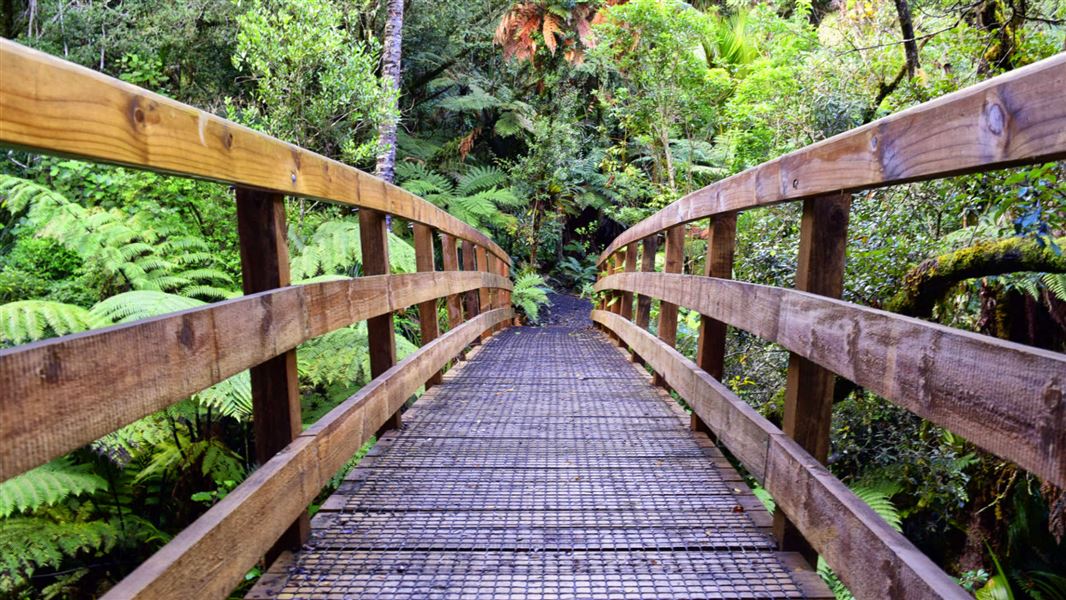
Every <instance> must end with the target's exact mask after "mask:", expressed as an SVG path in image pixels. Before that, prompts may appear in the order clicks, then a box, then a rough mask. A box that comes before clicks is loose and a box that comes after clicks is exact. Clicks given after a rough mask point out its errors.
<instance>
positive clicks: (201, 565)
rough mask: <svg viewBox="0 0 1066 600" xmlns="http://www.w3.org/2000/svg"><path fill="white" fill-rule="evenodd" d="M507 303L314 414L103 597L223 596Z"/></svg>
mask: <svg viewBox="0 0 1066 600" xmlns="http://www.w3.org/2000/svg"><path fill="white" fill-rule="evenodd" d="M512 316H513V313H512V311H511V309H510V308H498V309H496V310H492V311H488V312H484V313H482V314H480V315H478V316H477V317H474V318H473V319H471V320H469V321H467V322H466V323H464V324H462V325H460V326H459V327H457V328H455V329H453V330H451V331H449V332H448V333H446V334H444V335H443V336H441V337H439V338H437V339H435V340H433V341H432V342H430V343H428V344H426V345H425V346H423V347H422V348H420V349H419V350H418V351H417V352H415V353H413V354H411V355H409V356H408V357H407V358H405V359H404V360H402V361H400V362H399V363H397V364H396V365H394V366H393V367H392V368H390V369H389V370H387V371H385V372H384V373H382V374H381V376H379V377H377V378H375V379H374V380H373V381H372V382H370V383H369V384H368V385H366V386H365V387H363V389H361V390H359V393H357V394H355V395H354V396H352V397H351V398H349V399H347V400H345V401H344V403H342V404H341V405H340V406H338V407H336V408H334V409H333V410H332V411H330V412H329V413H328V414H326V415H325V416H324V417H322V418H321V419H319V421H318V422H317V423H315V425H314V426H312V427H310V428H309V429H307V430H306V431H304V432H303V434H302V435H301V436H300V437H298V438H297V439H296V440H295V441H293V442H292V443H291V444H289V445H288V446H287V447H286V448H285V449H284V450H282V451H281V452H280V453H278V454H277V455H275V456H274V458H272V459H271V460H270V461H269V462H267V463H266V464H265V465H263V466H262V467H260V468H259V469H257V470H256V471H255V472H254V473H252V474H251V476H249V477H248V479H247V480H245V481H244V483H242V484H241V485H239V486H237V489H235V490H233V491H232V492H230V493H229V494H228V495H227V496H226V497H225V498H224V499H222V500H221V501H220V502H219V503H218V504H216V505H215V506H213V507H211V509H210V510H208V511H207V512H206V513H204V515H203V516H201V517H200V518H199V519H197V520H196V521H195V522H194V523H193V524H192V525H190V526H189V527H187V528H185V530H183V531H182V532H181V533H179V534H178V535H177V536H175V537H174V539H173V540H172V541H171V542H170V543H169V544H167V545H166V546H164V547H163V548H162V549H161V550H159V551H158V552H156V553H155V554H154V555H152V557H151V558H149V559H148V560H147V561H145V562H144V563H143V564H142V565H141V566H140V567H138V568H137V570H136V571H134V572H133V573H131V574H130V575H129V576H128V577H126V578H125V579H123V580H122V581H121V582H119V584H118V585H116V586H115V587H114V588H112V589H111V590H110V591H109V592H108V593H107V595H106V596H104V597H105V598H110V599H113V600H118V599H122V600H130V599H133V598H152V599H160V600H164V599H168V598H173V599H185V598H226V597H227V596H228V595H229V594H230V593H231V592H232V591H233V588H235V587H236V586H237V585H238V584H240V582H241V581H243V580H244V576H245V574H246V573H247V572H248V570H249V569H251V568H252V567H254V566H255V564H256V563H257V562H258V561H259V559H260V558H261V557H262V555H263V553H264V552H265V551H266V550H267V548H269V547H270V546H271V544H273V543H274V540H276V539H277V538H278V536H280V535H281V534H282V532H284V531H285V529H286V528H287V527H288V526H289V523H291V522H292V521H293V519H295V518H296V517H297V516H299V515H300V514H301V513H302V512H303V511H305V510H307V506H308V505H309V504H310V503H311V502H312V501H313V500H314V499H315V496H317V495H318V493H319V490H321V489H322V487H323V486H324V485H325V484H326V483H327V482H328V481H329V479H330V478H331V477H333V476H334V475H335V474H336V473H337V471H338V470H339V469H340V468H341V467H343V466H344V464H345V463H346V462H347V461H348V460H349V459H351V457H352V456H353V455H354V454H355V452H356V451H357V450H359V448H360V447H361V446H362V445H363V444H364V443H365V442H366V441H367V440H368V439H370V437H371V436H373V435H374V432H375V431H377V429H378V428H379V427H381V425H382V424H383V423H385V421H386V420H387V419H388V418H389V417H390V416H391V415H393V414H394V413H395V412H396V411H397V410H399V409H400V407H401V406H402V405H403V403H404V402H406V401H407V399H408V398H410V397H411V395H412V394H414V393H415V391H417V390H418V388H419V387H420V386H421V385H422V384H423V382H425V381H426V380H427V379H429V378H430V377H431V376H432V375H433V374H434V373H435V372H437V371H439V370H440V369H441V368H442V367H443V366H444V364H445V363H446V362H448V361H449V360H451V359H452V358H453V357H455V355H456V354H458V353H459V351H460V350H461V349H462V348H464V347H466V346H467V345H468V344H470V343H471V342H472V341H474V340H475V339H476V338H478V337H479V336H480V335H481V334H482V333H483V332H484V331H487V330H489V329H490V328H492V327H493V326H495V325H496V324H497V323H500V322H503V321H506V320H508V319H510V318H512Z"/></svg>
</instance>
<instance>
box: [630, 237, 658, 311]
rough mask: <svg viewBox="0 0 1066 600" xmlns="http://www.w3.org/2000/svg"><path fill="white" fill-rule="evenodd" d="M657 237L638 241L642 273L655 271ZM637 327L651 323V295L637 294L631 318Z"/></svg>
mask: <svg viewBox="0 0 1066 600" xmlns="http://www.w3.org/2000/svg"><path fill="white" fill-rule="evenodd" d="M658 246H659V238H658V237H657V236H654V235H653V236H650V237H647V238H644V241H642V242H641V243H640V270H641V272H643V273H653V272H655V253H656V252H657V251H658ZM633 322H634V323H636V324H637V327H640V328H642V329H647V328H648V326H649V325H650V324H651V297H650V296H645V295H642V294H638V295H637V314H636V316H635V317H634V318H633Z"/></svg>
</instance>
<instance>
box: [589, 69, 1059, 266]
mask: <svg viewBox="0 0 1066 600" xmlns="http://www.w3.org/2000/svg"><path fill="white" fill-rule="evenodd" d="M1064 89H1066V53H1063V54H1058V55H1056V56H1053V57H1051V58H1047V59H1045V60H1042V61H1040V62H1037V63H1035V64H1032V65H1029V66H1027V67H1023V68H1021V69H1017V70H1015V71H1011V72H1010V73H1006V74H1004V75H1000V76H999V77H995V78H993V79H990V80H988V81H986V82H983V83H980V84H978V85H975V86H972V87H969V88H966V89H964V90H960V91H958V92H955V93H953V94H948V95H946V96H943V97H942V98H938V99H936V100H933V101H930V102H926V103H924V104H920V105H918V106H915V107H913V108H911V109H908V110H904V111H902V112H899V113H897V114H894V115H890V116H888V117H885V118H883V119H879V120H877V121H874V122H873V123H870V124H869V125H865V126H863V127H859V128H857V129H852V130H850V131H847V132H845V133H842V134H840V135H837V136H834V137H832V138H829V139H827V140H825V141H822V142H819V143H817V144H813V145H810V146H807V147H805V148H802V149H800V150H797V151H795V152H792V153H790V154H786V155H784V156H782V157H780V158H777V159H775V160H771V161H768V162H765V163H763V164H761V165H759V166H757V167H753V168H751V169H748V170H747V171H744V172H743V173H739V174H737V175H734V176H732V177H729V178H727V179H723V180H722V181H719V182H717V183H713V184H711V185H709V186H707V187H705V188H702V189H700V190H697V191H695V192H692V193H691V194H689V195H687V196H685V197H684V198H681V199H680V200H678V201H676V202H674V203H673V204H671V205H669V206H667V207H666V208H664V209H662V210H661V211H659V212H657V213H655V214H654V215H652V216H650V217H648V218H647V219H644V220H643V221H641V222H640V223H637V224H636V225H634V226H633V227H631V228H629V229H627V230H626V231H625V232H623V233H622V234H621V235H619V236H618V237H617V238H615V240H614V241H613V242H611V244H610V245H609V246H608V247H607V249H606V250H604V251H603V253H602V254H600V257H599V261H598V262H599V263H600V264H603V263H604V262H605V261H606V260H607V258H608V257H610V256H611V255H612V254H614V253H615V252H618V251H619V250H621V249H622V248H623V247H625V246H626V245H628V244H631V243H633V242H638V241H640V240H642V239H644V238H646V237H648V236H650V235H654V234H656V233H658V232H660V231H663V230H665V229H669V228H670V227H674V226H675V225H680V224H683V223H688V222H691V221H695V220H697V219H702V218H706V217H710V216H713V215H716V214H719V213H724V212H730V211H735V210H738V209H746V208H753V207H756V206H765V205H769V204H775V203H778V202H784V201H786V200H800V199H804V198H812V197H815V196H819V195H822V194H828V193H831V192H841V191H857V190H862V189H870V188H875V187H882V186H888V185H894V184H899V183H906V182H910V181H920V180H924V179H934V178H938V177H948V176H951V175H959V174H963V173H969V172H973V171H982V170H991V169H995V168H1001V167H1007V166H1011V165H1016V164H1023V163H1035V162H1041V161H1051V160H1057V159H1060V158H1063V157H1066V134H1064V133H1063V132H1064V131H1066V102H1064V101H1063V90H1064Z"/></svg>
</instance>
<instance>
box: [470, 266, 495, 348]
mask: <svg viewBox="0 0 1066 600" xmlns="http://www.w3.org/2000/svg"><path fill="white" fill-rule="evenodd" d="M474 256H475V257H476V259H477V265H476V268H477V270H478V271H485V272H486V273H487V272H489V264H488V258H487V256H486V254H485V249H484V248H482V247H481V246H477V248H476V249H475V250H474ZM477 303H478V306H479V307H481V308H480V310H492V298H491V297H490V296H489V288H481V289H479V290H478V293H477ZM490 337H492V331H491V330H486V331H485V332H484V333H482V334H481V341H483V342H484V341H486V340H488V339H489V338H490Z"/></svg>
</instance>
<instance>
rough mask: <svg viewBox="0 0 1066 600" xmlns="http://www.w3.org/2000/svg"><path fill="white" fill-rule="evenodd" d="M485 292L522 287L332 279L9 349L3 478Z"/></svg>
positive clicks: (452, 280) (476, 281)
mask: <svg viewBox="0 0 1066 600" xmlns="http://www.w3.org/2000/svg"><path fill="white" fill-rule="evenodd" d="M482 285H488V286H493V287H502V288H507V289H509V288H510V286H511V282H510V280H509V279H506V278H504V277H500V276H497V275H489V274H485V273H410V274H404V275H378V276H374V277H360V278H358V279H349V280H344V281H328V282H322V283H315V284H309V285H301V286H295V287H287V288H282V289H280V290H275V291H271V292H261V293H258V294H253V295H250V296H245V297H243V298H236V299H233V300H227V301H225V302H219V303H216V304H210V305H207V306H203V307H199V308H194V309H190V310H186V311H181V312H177V313H174V314H170V315H164V316H160V317H154V318H151V319H145V320H143V321H138V322H136V323H127V324H123V325H115V326H113V327H108V328H105V329H98V330H94V331H88V332H84V333H78V334H74V335H68V336H64V337H60V338H53V339H49V340H41V341H39V342H34V343H32V344H25V345H22V346H17V347H15V348H7V349H4V350H0V414H3V415H4V418H3V419H0V440H3V444H0V481H2V480H5V479H8V478H11V477H14V476H15V475H18V474H19V473H21V472H23V471H26V470H28V469H31V468H33V467H36V466H38V465H40V464H43V463H45V462H48V461H49V460H52V459H53V458H56V457H58V456H61V455H63V454H65V453H66V452H69V451H71V450H74V449H76V448H79V447H81V446H83V445H85V444H87V443H89V442H91V441H93V440H96V439H99V438H101V437H103V436H105V435H107V434H108V433H111V432H112V431H115V430H117V429H119V428H120V427H122V426H124V425H128V424H129V423H132V422H133V421H135V420H137V419H139V418H141V417H144V416H147V415H150V414H152V413H154V412H156V411H159V410H162V409H164V408H166V407H167V406H170V405H171V404H173V403H175V402H177V401H179V400H181V399H183V398H187V397H188V396H189V395H191V394H194V393H196V392H198V391H200V390H202V389H204V388H207V387H209V386H211V385H213V384H215V383H218V382H219V381H222V380H223V379H226V378H227V377H230V376H232V375H236V374H237V373H239V372H241V371H243V370H245V369H247V368H249V367H252V366H255V365H257V364H260V363H262V362H263V361H265V360H267V359H269V358H271V357H273V356H276V355H278V354H280V353H282V352H286V351H288V350H291V349H293V348H295V347H296V346H298V345H299V344H301V343H303V342H305V341H307V340H309V339H311V338H313V337H317V336H320V335H322V334H324V333H328V332H330V331H333V330H335V329H339V328H341V327H346V326H348V325H351V324H353V323H356V322H358V321H362V320H365V319H367V318H370V317H373V316H376V315H380V314H383V313H386V312H390V311H395V310H399V309H402V308H406V307H408V306H412V305H414V304H417V303H419V302H424V301H426V300H429V299H432V298H437V297H441V296H445V295H455V294H461V293H463V292H465V291H466V290H471V289H477V288H479V287H481V286H482Z"/></svg>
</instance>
